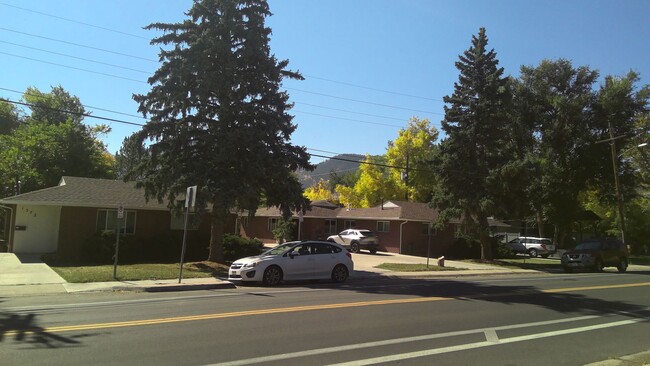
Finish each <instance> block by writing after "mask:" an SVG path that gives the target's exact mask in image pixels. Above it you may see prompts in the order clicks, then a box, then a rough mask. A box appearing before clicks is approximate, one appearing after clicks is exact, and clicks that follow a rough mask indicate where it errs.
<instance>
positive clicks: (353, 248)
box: [350, 242, 359, 253]
mask: <svg viewBox="0 0 650 366" xmlns="http://www.w3.org/2000/svg"><path fill="white" fill-rule="evenodd" d="M350 251H351V252H352V253H359V243H357V242H353V243H352V244H350Z"/></svg>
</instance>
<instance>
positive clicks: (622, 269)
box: [616, 258, 627, 272]
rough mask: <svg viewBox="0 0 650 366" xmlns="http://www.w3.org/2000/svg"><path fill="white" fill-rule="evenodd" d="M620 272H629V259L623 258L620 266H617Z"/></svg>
mask: <svg viewBox="0 0 650 366" xmlns="http://www.w3.org/2000/svg"><path fill="white" fill-rule="evenodd" d="M616 268H617V269H618V271H619V272H625V271H627V259H625V258H621V261H620V262H618V266H616Z"/></svg>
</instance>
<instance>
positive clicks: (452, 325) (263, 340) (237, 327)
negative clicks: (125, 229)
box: [0, 272, 650, 366]
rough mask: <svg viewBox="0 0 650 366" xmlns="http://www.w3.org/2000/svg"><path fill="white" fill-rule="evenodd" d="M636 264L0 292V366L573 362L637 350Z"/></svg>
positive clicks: (648, 277) (641, 328)
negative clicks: (538, 271) (265, 284)
mask: <svg viewBox="0 0 650 366" xmlns="http://www.w3.org/2000/svg"><path fill="white" fill-rule="evenodd" d="M649 294H650V273H639V272H637V273H626V274H619V273H615V272H605V273H599V274H594V273H578V274H571V275H563V274H562V275H560V274H552V275H535V276H527V277H522V276H517V277H515V276H507V277H489V278H471V279H470V278H459V279H453V280H452V279H445V280H442V279H428V280H402V279H384V280H375V281H352V282H349V283H347V284H345V285H343V286H337V285H334V284H330V283H294V284H286V285H283V286H281V287H279V288H272V289H269V288H261V287H252V286H249V287H242V288H238V289H234V290H214V291H202V292H192V293H187V292H185V293H163V294H147V293H98V294H76V295H56V296H40V297H21V298H13V299H9V298H4V299H0V364H2V365H88V364H92V365H112V364H120V365H248V364H263V365H370V364H381V365H395V364H400V365H432V364H439V365H549V364H553V365H554V366H559V365H581V364H586V363H590V362H595V361H599V360H606V359H608V358H610V357H619V356H622V355H627V354H632V353H637V352H643V351H647V350H649V349H650V336H649V335H648V334H650V324H649V322H648V320H650V295H649Z"/></svg>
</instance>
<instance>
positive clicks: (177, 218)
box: [169, 212, 201, 230]
mask: <svg viewBox="0 0 650 366" xmlns="http://www.w3.org/2000/svg"><path fill="white" fill-rule="evenodd" d="M189 215H190V216H189V217H188V218H187V230H198V229H199V225H200V224H201V222H200V221H199V220H198V218H197V216H196V214H193V213H191V214H189ZM171 216H172V219H171V223H170V225H169V228H170V229H171V230H183V229H185V214H181V215H176V214H174V213H173V212H172V215H171Z"/></svg>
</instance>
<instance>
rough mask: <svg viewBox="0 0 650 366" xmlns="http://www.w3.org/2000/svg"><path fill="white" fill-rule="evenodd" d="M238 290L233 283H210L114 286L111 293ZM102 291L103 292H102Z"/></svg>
mask: <svg viewBox="0 0 650 366" xmlns="http://www.w3.org/2000/svg"><path fill="white" fill-rule="evenodd" d="M234 288H237V286H235V284H233V283H232V282H223V283H208V284H193V285H191V284H178V285H152V286H114V287H112V288H110V289H106V290H110V291H131V292H168V291H169V292H171V291H201V290H223V289H234ZM100 291H101V290H100Z"/></svg>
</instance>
